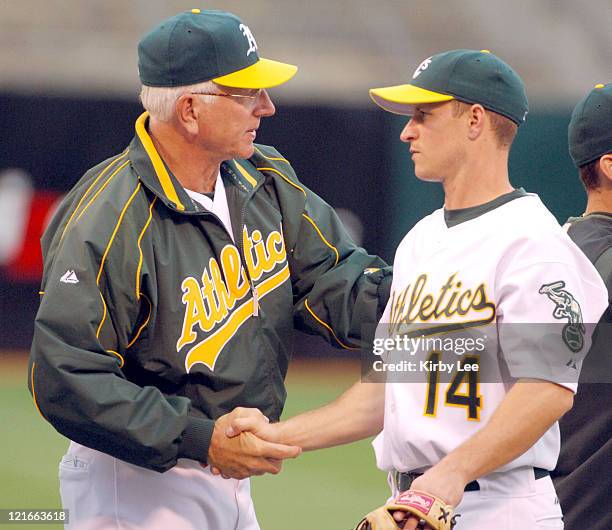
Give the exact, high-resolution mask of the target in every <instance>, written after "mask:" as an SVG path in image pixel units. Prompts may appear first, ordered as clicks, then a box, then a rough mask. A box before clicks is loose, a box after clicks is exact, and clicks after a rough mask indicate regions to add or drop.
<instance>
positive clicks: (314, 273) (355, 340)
mask: <svg viewBox="0 0 612 530" xmlns="http://www.w3.org/2000/svg"><path fill="white" fill-rule="evenodd" d="M267 155H268V157H267V160H268V164H270V160H275V159H276V160H277V161H278V162H277V164H276V165H275V166H274V168H275V169H274V170H273V172H274V174H275V177H276V179H277V194H278V197H279V199H280V203H281V209H282V213H283V230H284V237H285V242H286V245H287V250H288V260H289V267H290V270H291V279H292V285H293V295H294V323H295V326H296V328H298V329H300V330H302V331H305V332H306V333H311V334H318V335H321V336H323V337H324V338H325V339H326V340H327V341H328V342H329V343H330V344H332V345H333V346H335V347H337V348H345V349H359V348H361V347H364V346H366V345H368V344H369V343H370V342H371V340H372V339H373V336H374V331H375V327H376V324H377V322H378V320H379V319H380V317H381V316H382V313H383V311H384V309H385V306H386V304H387V300H388V299H389V291H390V288H391V267H389V266H388V265H387V264H386V263H385V262H384V261H383V260H382V259H381V258H379V257H378V256H373V255H370V254H368V253H367V252H366V251H365V250H364V249H363V248H361V247H358V246H357V245H355V243H353V241H352V240H351V238H350V236H349V235H348V233H347V232H346V229H345V228H344V226H343V225H342V223H341V221H340V219H339V218H338V216H337V214H336V212H335V211H334V210H333V208H332V207H331V206H330V205H329V204H327V203H326V202H325V201H324V200H323V199H321V197H319V196H318V195H316V194H315V193H313V192H312V191H311V190H309V189H308V188H307V187H306V186H304V185H303V184H302V183H300V182H299V181H298V179H297V177H296V176H295V173H294V172H293V169H292V168H291V166H290V165H289V163H288V162H287V161H286V160H284V159H282V158H279V154H278V152H276V151H271V152H269V153H267ZM279 177H280V178H279Z"/></svg>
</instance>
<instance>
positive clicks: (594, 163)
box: [552, 84, 612, 530]
mask: <svg viewBox="0 0 612 530" xmlns="http://www.w3.org/2000/svg"><path fill="white" fill-rule="evenodd" d="M611 124H612V85H611V84H607V85H603V84H599V85H596V86H595V88H594V89H593V90H591V91H590V92H589V93H588V94H587V95H586V96H585V97H584V98H583V99H582V100H581V101H580V102H579V103H578V104H577V105H576V108H575V109H574V112H573V113H572V119H571V121H570V125H569V148H570V155H571V157H572V159H573V161H574V164H575V165H576V167H577V168H578V171H579V172H580V178H581V180H582V183H583V184H584V186H585V188H586V192H587V207H586V211H585V213H584V214H583V216H582V217H579V218H570V219H569V220H568V222H567V224H566V228H567V233H568V235H569V236H570V237H571V238H572V240H573V241H574V242H575V243H576V244H577V245H578V246H579V247H580V248H581V249H582V250H583V251H584V253H585V254H586V255H587V257H588V258H589V259H590V260H591V261H592V262H593V265H595V268H596V269H597V270H598V272H599V274H600V275H601V277H602V279H603V280H604V282H605V284H606V287H607V289H608V308H607V309H606V311H605V313H604V314H603V316H602V318H601V320H600V323H599V325H598V327H597V329H596V330H595V334H594V335H593V345H592V346H591V350H590V351H589V355H588V356H587V357H586V359H585V362H584V366H583V368H582V372H581V375H580V384H579V387H578V394H577V395H576V397H575V399H574V407H573V408H572V410H571V411H569V412H568V413H567V414H566V415H565V416H563V418H562V419H561V421H560V422H559V425H560V428H561V453H560V455H559V462H558V464H557V467H556V469H555V471H554V473H553V474H552V475H553V481H554V483H555V488H556V489H557V492H558V494H559V500H560V502H561V507H562V508H563V513H564V520H565V523H566V526H567V527H568V528H591V529H593V530H604V529H605V530H607V529H609V528H612V512H611V511H610V509H609V502H608V499H607V493H608V492H609V491H610V490H612V475H610V473H609V469H610V463H611V462H612V409H610V407H609V406H606V404H608V403H611V402H612V384H611V383H612V363H611V362H610V358H609V352H610V344H611V343H612V302H611V301H612V126H611Z"/></svg>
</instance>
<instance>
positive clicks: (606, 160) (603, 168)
mask: <svg viewBox="0 0 612 530" xmlns="http://www.w3.org/2000/svg"><path fill="white" fill-rule="evenodd" d="M599 172H600V174H601V177H602V180H604V179H605V181H606V184H607V187H612V153H609V154H607V155H604V156H602V157H601V158H600V159H599ZM602 184H603V182H602Z"/></svg>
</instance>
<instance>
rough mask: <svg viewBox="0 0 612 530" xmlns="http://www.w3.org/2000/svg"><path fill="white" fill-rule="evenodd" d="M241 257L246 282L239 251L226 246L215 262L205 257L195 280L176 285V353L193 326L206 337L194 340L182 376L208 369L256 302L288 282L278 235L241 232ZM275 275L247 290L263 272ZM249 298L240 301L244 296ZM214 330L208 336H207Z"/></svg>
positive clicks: (190, 336) (191, 334) (189, 340)
mask: <svg viewBox="0 0 612 530" xmlns="http://www.w3.org/2000/svg"><path fill="white" fill-rule="evenodd" d="M242 243H243V248H244V258H245V262H246V265H247V267H248V270H249V275H250V279H251V282H252V284H251V283H250V282H249V275H247V273H246V271H245V270H244V267H243V266H242V263H241V259H240V253H239V251H238V249H237V248H236V247H235V246H234V245H226V246H225V247H224V248H223V249H222V250H221V253H220V256H219V260H220V263H219V261H217V259H216V258H214V257H212V258H210V260H209V262H208V266H207V267H206V268H205V269H204V272H203V273H202V277H201V281H200V280H198V279H197V278H194V277H193V276H188V277H187V278H185V279H184V280H183V282H182V283H181V289H182V291H183V297H182V302H183V305H184V306H185V316H184V318H183V327H182V331H181V336H180V337H179V339H178V341H177V343H176V351H177V352H179V351H180V350H181V349H182V348H183V347H185V346H187V345H189V344H192V343H193V342H195V341H196V339H197V338H198V333H197V330H196V328H199V329H200V330H201V331H202V332H204V333H206V334H207V336H206V338H204V339H203V340H201V341H200V342H197V343H196V344H195V345H194V346H193V347H192V348H191V349H190V350H189V351H188V352H187V355H186V357H185V369H186V370H187V372H189V371H190V370H191V368H192V367H193V366H194V365H195V364H198V363H202V364H205V365H206V366H208V368H210V369H211V370H214V368H215V363H216V362H217V359H218V357H219V354H220V353H221V350H222V349H223V347H224V346H225V345H226V344H227V343H228V341H229V340H230V339H231V338H232V337H233V336H234V335H235V334H236V332H237V331H238V330H239V329H240V327H241V326H242V325H243V324H244V323H245V322H246V321H247V320H248V319H249V317H250V316H252V315H253V314H256V312H257V309H258V307H257V304H258V303H259V300H261V299H262V298H264V297H265V296H266V295H268V294H270V293H271V292H272V291H273V290H274V289H276V288H277V287H279V286H280V285H281V284H282V283H283V282H285V280H287V279H288V278H289V266H288V264H287V253H286V251H285V241H284V239H283V235H282V229H281V230H280V231H272V232H270V234H269V235H268V237H267V238H266V239H265V241H264V239H263V237H262V234H261V232H260V231H259V230H253V232H252V233H251V234H249V233H248V230H247V228H246V227H244V230H243V233H242ZM272 271H275V272H274V274H272V275H271V276H268V277H267V278H266V279H265V280H263V281H262V282H261V283H259V284H257V287H253V286H254V285H255V282H257V280H259V279H260V278H261V277H262V276H263V275H264V273H269V272H272ZM251 291H253V295H254V296H251V297H249V298H248V299H247V300H245V301H243V300H244V299H245V298H246V297H247V296H248V295H249V293H250V292H251ZM241 302H242V303H241ZM215 326H217V329H216V330H215V331H214V333H212V334H209V333H210V332H211V331H212V330H213V328H215Z"/></svg>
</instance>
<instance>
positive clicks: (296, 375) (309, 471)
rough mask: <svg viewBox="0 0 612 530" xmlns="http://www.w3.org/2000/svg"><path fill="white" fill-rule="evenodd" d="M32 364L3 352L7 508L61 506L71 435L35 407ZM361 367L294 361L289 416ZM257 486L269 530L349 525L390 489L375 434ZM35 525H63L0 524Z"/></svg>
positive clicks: (2, 468)
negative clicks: (62, 470) (377, 458)
mask: <svg viewBox="0 0 612 530" xmlns="http://www.w3.org/2000/svg"><path fill="white" fill-rule="evenodd" d="M25 370H26V367H25V364H23V362H20V361H19V360H17V361H16V360H15V358H14V356H11V357H10V358H7V357H6V356H4V357H1V358H0V425H1V432H2V453H3V456H2V458H1V460H0V477H1V478H2V480H0V508H29V509H51V508H59V507H60V500H59V493H58V480H57V465H58V462H59V459H60V457H61V456H62V454H63V453H64V451H65V449H66V446H67V441H66V439H65V438H63V437H61V436H60V435H59V434H57V433H56V432H55V431H54V430H53V428H52V427H51V426H50V425H49V424H47V423H46V422H45V421H44V420H43V419H42V418H41V417H40V416H39V414H38V412H37V411H36V409H35V407H34V405H33V403H32V399H31V397H30V394H29V393H28V391H27V388H26V373H25ZM358 374H359V368H358V366H356V365H354V364H351V365H346V364H344V363H341V364H338V363H326V364H320V365H317V366H313V365H311V364H309V365H305V364H303V363H296V364H294V365H293V366H292V368H291V370H290V372H289V377H288V385H287V386H288V392H289V399H288V401H287V406H286V408H285V416H287V417H288V416H292V415H295V414H296V413H298V412H300V411H304V410H308V409H311V408H314V407H316V406H319V405H322V404H324V403H327V402H328V401H331V400H332V399H334V398H335V397H336V396H338V395H339V394H340V393H341V392H342V391H343V390H344V389H345V388H347V387H348V386H349V385H350V384H351V382H352V381H354V380H356V378H357V377H358ZM252 489H253V497H254V499H255V506H256V508H257V514H258V517H259V522H260V525H261V527H262V529H264V530H285V529H286V528H291V529H294V530H309V529H310V528H317V529H318V530H348V529H349V528H353V527H354V525H355V524H356V523H357V521H358V520H359V518H360V517H361V516H362V514H363V513H364V512H366V511H369V510H370V509H371V508H374V507H375V506H377V505H379V504H381V503H382V502H383V501H384V500H385V499H386V496H387V492H388V490H387V485H386V477H385V475H384V473H382V472H381V471H379V470H377V469H376V467H375V463H374V453H373V450H372V448H371V446H370V443H369V441H363V442H360V443H356V444H352V445H350V446H345V447H339V448H333V449H327V450H324V451H317V452H312V453H306V454H304V455H302V456H301V457H300V458H298V459H296V460H292V461H289V462H286V463H285V466H284V469H283V471H282V473H281V474H280V475H277V476H270V475H268V476H264V477H256V478H254V479H253V482H252ZM29 526H31V528H33V529H34V530H36V529H38V530H40V529H45V528H48V529H56V528H61V526H58V525H50V524H45V525H40V524H37V525H10V526H9V525H1V524H0V528H20V529H23V530H25V529H26V528H28V527H29ZM169 530H171V529H169ZM219 530H223V529H219Z"/></svg>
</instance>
